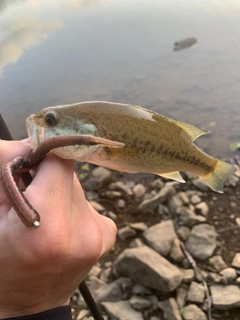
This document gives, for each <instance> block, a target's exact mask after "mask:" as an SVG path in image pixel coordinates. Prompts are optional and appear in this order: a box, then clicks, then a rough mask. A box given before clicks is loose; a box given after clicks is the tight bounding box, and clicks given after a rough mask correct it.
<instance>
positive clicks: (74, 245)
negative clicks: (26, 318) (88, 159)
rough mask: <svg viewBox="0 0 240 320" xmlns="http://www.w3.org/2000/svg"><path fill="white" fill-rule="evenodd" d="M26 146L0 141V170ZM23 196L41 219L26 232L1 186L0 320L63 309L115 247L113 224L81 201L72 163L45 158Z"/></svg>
mask: <svg viewBox="0 0 240 320" xmlns="http://www.w3.org/2000/svg"><path fill="white" fill-rule="evenodd" d="M29 149H30V146H29V142H28V140H23V141H3V140H0V166H1V165H2V164H4V163H6V162H8V161H10V160H12V159H13V158H14V157H16V156H25V155H26V154H27V152H28V151H29ZM25 196H26V198H27V199H28V201H29V202H30V203H31V204H32V206H33V207H34V208H35V209H36V210H37V211H38V212H39V214H40V216H41V225H40V227H39V228H36V229H35V228H27V227H26V226H25V225H24V224H23V223H22V222H21V220H20V219H19V217H18V216H17V214H16V212H15V211H14V209H13V208H12V206H11V203H10V202H9V200H8V198H7V196H6V194H5V192H4V190H3V188H2V185H1V184H0V266H1V273H0V306H1V308H0V318H4V317H5V318H6V317H13V316H18V315H25V314H33V313H38V312H41V311H45V310H49V309H52V308H56V307H59V306H63V305H67V304H68V303H69V299H70V297H71V295H72V293H73V292H74V290H75V289H76V288H77V286H78V284H79V283H80V282H82V281H83V279H84V278H85V276H86V275H87V274H88V272H89V270H90V269H91V267H92V265H93V264H94V263H95V262H96V261H97V260H98V259H99V258H100V257H101V256H102V255H104V254H106V253H107V252H108V251H109V250H110V249H111V248H112V246H113V245H114V242H115V237H116V226H115V224H114V222H113V221H112V220H110V219H108V218H106V217H104V216H102V215H100V214H98V213H97V212H96V211H95V210H94V209H93V208H92V207H91V206H90V205H89V203H88V202H87V201H86V199H85V196H84V193H83V190H82V188H81V186H80V184H79V182H78V180H77V177H76V175H75V174H74V172H73V163H72V161H69V160H63V159H60V158H58V157H57V156H55V155H53V154H48V155H47V156H46V157H45V159H44V160H43V161H42V162H41V163H40V165H39V166H38V167H37V168H36V172H35V176H34V179H33V181H32V183H31V184H30V185H29V187H28V188H27V189H26V191H25Z"/></svg>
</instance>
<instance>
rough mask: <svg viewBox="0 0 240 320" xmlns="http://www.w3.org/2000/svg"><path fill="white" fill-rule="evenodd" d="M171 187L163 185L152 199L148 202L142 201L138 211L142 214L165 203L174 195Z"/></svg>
mask: <svg viewBox="0 0 240 320" xmlns="http://www.w3.org/2000/svg"><path fill="white" fill-rule="evenodd" d="M175 192H176V191H175V189H174V187H173V186H171V185H170V186H168V185H165V186H164V187H163V188H162V189H161V190H160V191H159V192H158V193H157V194H156V195H155V196H154V197H152V198H151V199H148V200H144V201H143V202H141V203H140V205H139V210H140V211H142V212H143V213H146V212H148V211H151V210H153V209H155V208H156V207H157V205H158V204H160V203H162V202H164V201H166V200H167V199H168V198H169V197H170V196H172V195H173V194H174V193H175Z"/></svg>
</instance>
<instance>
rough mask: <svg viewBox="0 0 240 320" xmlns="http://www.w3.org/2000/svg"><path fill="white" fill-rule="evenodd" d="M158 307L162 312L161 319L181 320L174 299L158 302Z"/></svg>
mask: <svg viewBox="0 0 240 320" xmlns="http://www.w3.org/2000/svg"><path fill="white" fill-rule="evenodd" d="M158 307H159V308H160V309H162V310H163V317H164V319H166V320H181V319H182V317H181V315H180V312H179V308H178V305H177V302H176V300H175V299H174V298H169V299H167V300H165V301H159V302H158Z"/></svg>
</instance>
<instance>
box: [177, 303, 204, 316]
mask: <svg viewBox="0 0 240 320" xmlns="http://www.w3.org/2000/svg"><path fill="white" fill-rule="evenodd" d="M183 319H184V320H207V316H206V314H205V313H204V312H203V311H202V310H201V309H200V308H199V307H197V306H196V305H195V304H189V305H188V306H186V307H185V308H184V309H183Z"/></svg>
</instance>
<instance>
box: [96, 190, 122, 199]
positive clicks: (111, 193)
mask: <svg viewBox="0 0 240 320" xmlns="http://www.w3.org/2000/svg"><path fill="white" fill-rule="evenodd" d="M101 196H102V197H105V198H108V199H115V198H120V197H122V193H121V192H120V191H115V190H107V191H104V192H101Z"/></svg>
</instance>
